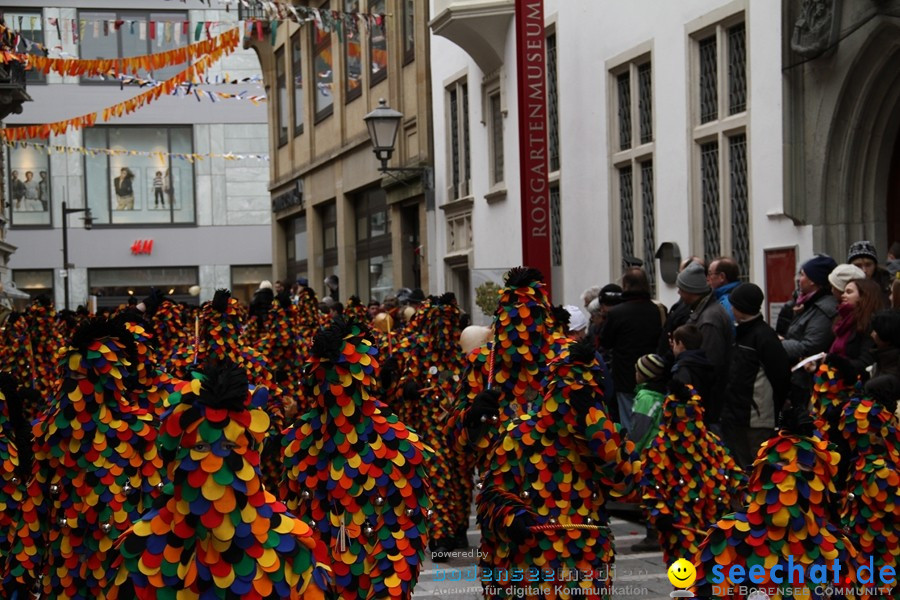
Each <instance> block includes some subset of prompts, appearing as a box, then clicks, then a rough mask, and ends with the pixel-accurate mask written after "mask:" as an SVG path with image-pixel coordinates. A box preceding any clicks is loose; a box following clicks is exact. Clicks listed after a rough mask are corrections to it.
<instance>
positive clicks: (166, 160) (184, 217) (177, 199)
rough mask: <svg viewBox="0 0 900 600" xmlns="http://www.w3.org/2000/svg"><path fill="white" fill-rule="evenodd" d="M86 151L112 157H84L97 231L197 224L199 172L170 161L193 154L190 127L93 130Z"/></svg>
mask: <svg viewBox="0 0 900 600" xmlns="http://www.w3.org/2000/svg"><path fill="white" fill-rule="evenodd" d="M84 145H85V146H86V147H87V148H103V149H109V150H112V151H113V152H112V153H110V154H105V153H104V154H100V153H93V154H90V153H89V154H87V155H85V157H84V184H85V194H86V198H87V205H88V206H89V207H90V208H91V214H92V216H93V217H94V224H95V225H139V224H153V223H159V224H162V223H172V224H185V223H194V221H195V212H194V166H193V164H191V162H190V161H188V160H186V159H179V158H177V157H175V156H170V155H172V154H191V153H192V152H193V151H194V139H193V130H192V128H191V127H189V126H188V127H165V126H160V127H92V128H88V129H85V130H84ZM130 151H137V153H136V154H132V153H131V152H130Z"/></svg>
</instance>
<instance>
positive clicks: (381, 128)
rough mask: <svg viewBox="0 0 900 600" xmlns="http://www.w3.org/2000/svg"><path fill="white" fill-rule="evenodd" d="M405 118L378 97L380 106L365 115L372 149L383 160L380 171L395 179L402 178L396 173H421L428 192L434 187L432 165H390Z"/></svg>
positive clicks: (401, 174)
mask: <svg viewBox="0 0 900 600" xmlns="http://www.w3.org/2000/svg"><path fill="white" fill-rule="evenodd" d="M402 120H403V113H401V112H398V111H396V110H394V109H393V108H391V107H390V106H388V105H387V101H386V100H385V99H384V98H379V99H378V108H376V109H375V110H373V111H372V112H370V113H369V114H367V115H366V116H365V117H363V121H365V122H366V127H367V128H368V130H369V139H370V140H371V141H372V151H373V152H374V153H375V157H376V158H377V159H378V160H379V161H381V167H379V169H378V170H379V171H381V172H382V173H384V174H386V175H391V176H392V177H394V179H398V181H402V180H400V179H399V178H398V177H396V175H400V176H401V177H409V176H412V175H420V176H421V177H422V188H423V190H425V191H426V193H427V192H429V191H431V190H432V189H433V187H434V186H433V185H432V180H431V167H399V168H394V167H389V166H387V164H388V161H389V160H391V156H393V154H394V145H395V144H396V143H397V131H398V130H399V129H400V121H402Z"/></svg>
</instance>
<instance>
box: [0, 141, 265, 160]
mask: <svg viewBox="0 0 900 600" xmlns="http://www.w3.org/2000/svg"><path fill="white" fill-rule="evenodd" d="M2 143H3V144H5V145H6V146H8V147H9V148H12V149H14V150H15V149H19V148H34V149H35V150H37V151H38V152H45V153H46V154H47V155H48V156H50V155H52V154H81V155H82V156H98V155H99V156H151V157H156V158H159V160H160V162H161V163H162V162H165V159H166V158H176V159H179V160H186V161H188V162H190V163H194V162H196V161H202V160H208V159H213V158H221V159H224V160H258V161H263V162H266V161H268V160H269V155H268V154H234V153H232V152H228V153H227V154H216V153H197V152H188V153H185V152H155V151H152V152H151V151H148V150H124V149H118V148H84V147H81V146H60V145H56V144H39V143H37V142H26V141H12V140H3V141H2Z"/></svg>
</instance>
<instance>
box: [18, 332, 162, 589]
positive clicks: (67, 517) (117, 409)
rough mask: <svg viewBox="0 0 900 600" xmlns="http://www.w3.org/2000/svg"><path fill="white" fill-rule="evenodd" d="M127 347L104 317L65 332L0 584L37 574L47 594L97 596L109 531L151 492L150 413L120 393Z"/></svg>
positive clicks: (106, 572) (126, 521) (104, 580)
mask: <svg viewBox="0 0 900 600" xmlns="http://www.w3.org/2000/svg"><path fill="white" fill-rule="evenodd" d="M134 352H135V347H134V341H133V338H132V335H131V334H130V333H129V332H128V331H127V330H125V329H124V328H123V327H121V326H120V325H117V324H116V323H114V322H111V321H108V320H106V319H94V320H91V321H88V322H87V323H86V324H85V325H83V326H82V327H81V328H79V330H78V331H77V332H76V333H75V336H74V337H73V340H72V343H71V346H70V347H69V348H68V350H67V352H66V355H65V357H64V358H63V359H62V360H61V363H60V375H61V381H60V383H59V385H58V387H57V392H56V396H55V398H54V399H53V404H52V405H51V407H50V409H49V411H48V412H47V415H46V417H45V418H44V419H43V420H41V421H37V422H36V424H35V426H34V438H35V442H34V449H35V451H34V467H33V470H32V477H31V480H30V482H29V484H28V496H27V498H26V499H25V501H24V503H23V505H22V511H21V513H20V515H19V516H18V519H17V522H16V524H15V525H14V527H13V528H12V529H11V530H10V531H11V533H10V535H11V538H12V549H11V552H12V556H14V559H13V560H11V561H10V565H11V568H10V570H9V572H8V575H7V577H8V580H7V581H6V582H5V583H6V584H7V586H12V587H16V586H25V587H26V588H27V586H28V584H29V583H31V582H37V583H38V584H39V587H40V589H41V591H42V594H43V595H44V596H46V597H48V598H61V599H66V598H102V597H103V592H104V590H105V589H106V587H107V585H108V583H109V582H110V581H111V578H112V576H113V575H114V572H113V571H112V561H113V552H112V546H113V544H114V542H115V540H116V539H117V538H118V537H119V536H120V535H121V534H122V532H124V531H125V530H126V529H128V528H129V527H130V526H131V523H132V522H133V521H134V520H135V519H137V518H138V516H139V515H140V514H141V513H142V512H143V511H144V510H147V509H148V508H149V507H150V505H151V504H152V500H153V498H154V497H156V496H157V495H158V494H159V492H160V489H161V486H162V479H161V469H162V460H161V458H160V456H159V455H158V453H157V448H156V427H155V424H154V419H153V416H152V415H150V414H148V413H147V411H145V410H143V409H139V408H137V407H135V406H134V405H133V404H132V403H131V401H130V399H129V397H128V395H129V391H128V389H127V385H126V381H127V380H129V379H131V378H132V377H134V371H133V369H134V360H135V355H134ZM86 565H89V568H85V566H86ZM13 582H15V583H13ZM5 589H6V591H10V587H6V588H5Z"/></svg>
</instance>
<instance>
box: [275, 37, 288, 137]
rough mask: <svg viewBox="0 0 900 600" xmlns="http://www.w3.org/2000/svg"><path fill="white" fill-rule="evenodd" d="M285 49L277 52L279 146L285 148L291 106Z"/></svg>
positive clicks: (276, 78) (276, 109) (276, 84)
mask: <svg viewBox="0 0 900 600" xmlns="http://www.w3.org/2000/svg"><path fill="white" fill-rule="evenodd" d="M285 60H286V59H285V53H284V47H282V48H279V49H278V50H277V51H276V52H275V87H276V88H277V93H278V97H277V101H278V104H277V105H276V106H275V112H276V113H277V114H278V145H279V146H284V145H285V144H287V141H288V122H289V121H288V119H289V116H288V115H289V111H290V106H289V105H288V92H287V63H286V62H285Z"/></svg>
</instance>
